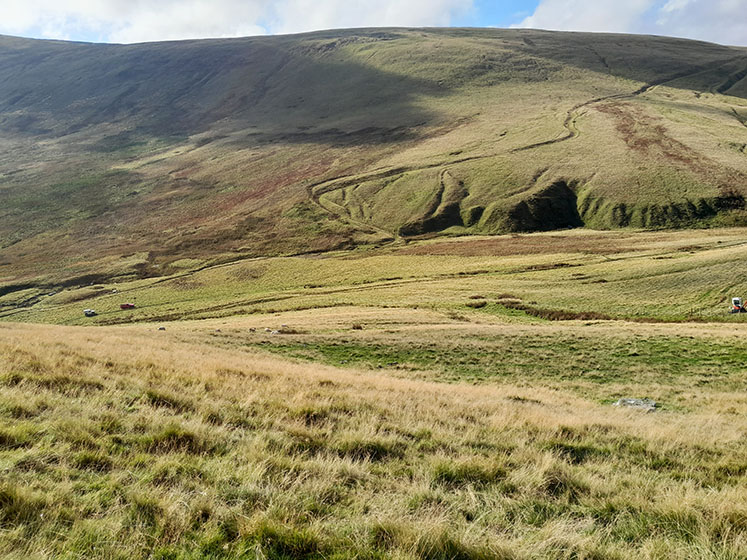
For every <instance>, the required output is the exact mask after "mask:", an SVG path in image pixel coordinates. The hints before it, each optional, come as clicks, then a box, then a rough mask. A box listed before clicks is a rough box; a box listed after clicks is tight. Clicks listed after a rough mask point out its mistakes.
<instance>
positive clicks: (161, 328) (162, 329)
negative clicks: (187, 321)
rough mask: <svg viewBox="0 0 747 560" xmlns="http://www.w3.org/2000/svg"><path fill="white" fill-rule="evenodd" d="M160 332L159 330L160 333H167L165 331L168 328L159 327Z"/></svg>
mask: <svg viewBox="0 0 747 560" xmlns="http://www.w3.org/2000/svg"><path fill="white" fill-rule="evenodd" d="M158 330H159V331H165V330H166V327H158Z"/></svg>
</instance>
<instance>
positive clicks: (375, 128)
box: [0, 29, 747, 284]
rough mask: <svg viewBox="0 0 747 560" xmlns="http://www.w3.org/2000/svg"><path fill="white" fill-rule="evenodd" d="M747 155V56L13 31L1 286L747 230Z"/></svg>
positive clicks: (638, 42)
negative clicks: (415, 251) (570, 236)
mask: <svg viewBox="0 0 747 560" xmlns="http://www.w3.org/2000/svg"><path fill="white" fill-rule="evenodd" d="M746 146H747V49H744V48H736V47H725V46H719V45H715V44H708V43H702V42H695V41H688V40H679V39H671V38H663V37H647V36H632V35H608V34H587V33H562V32H548V31H534V30H518V29H517V30H492V29H491V30H480V29H356V30H348V31H328V32H319V33H310V34H304V35H295V36H277V37H258V38H245V39H226V40H200V41H179V42H167V43H149V44H138V45H98V44H85V43H70V42H61V41H41V40H30V39H19V38H13V37H0V283H5V284H7V283H9V282H16V283H17V282H20V281H22V280H24V279H31V278H39V277H42V276H44V277H50V278H51V277H54V278H55V279H57V280H59V279H72V280H70V281H75V279H76V278H77V279H78V280H80V279H82V278H86V279H89V278H97V277H114V276H118V275H133V274H137V275H141V276H143V275H145V276H147V275H158V274H161V273H163V272H164V271H166V270H169V267H173V266H174V265H175V263H180V264H179V266H189V262H192V261H190V260H189V259H192V260H193V261H194V262H205V261H206V260H207V261H210V262H216V261H219V260H221V259H224V260H230V259H236V258H243V257H248V256H260V255H270V254H282V253H298V252H305V251H322V250H329V249H333V248H341V247H347V246H352V245H354V244H358V243H380V242H382V241H386V240H393V239H407V238H410V237H413V236H419V235H423V234H432V233H437V232H448V233H501V232H519V231H537V230H549V229H557V228H568V227H582V226H587V227H593V228H603V229H604V228H623V227H636V228H665V227H666V228H669V227H686V226H702V225H737V224H745V223H747V211H746V210H745V199H744V196H745V194H746V193H747V181H746V180H745V179H746V178H747V148H746ZM185 263H186V264H185ZM81 281H82V280H81Z"/></svg>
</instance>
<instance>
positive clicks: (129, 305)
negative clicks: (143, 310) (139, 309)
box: [119, 303, 135, 309]
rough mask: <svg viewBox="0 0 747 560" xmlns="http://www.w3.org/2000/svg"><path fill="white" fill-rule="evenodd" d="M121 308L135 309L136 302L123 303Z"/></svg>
mask: <svg viewBox="0 0 747 560" xmlns="http://www.w3.org/2000/svg"><path fill="white" fill-rule="evenodd" d="M119 308H120V309H135V304H134V303H123V304H122V305H120V306H119Z"/></svg>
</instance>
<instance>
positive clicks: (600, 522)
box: [0, 309, 747, 560]
mask: <svg viewBox="0 0 747 560" xmlns="http://www.w3.org/2000/svg"><path fill="white" fill-rule="evenodd" d="M419 313H420V312H401V313H400V312H395V313H393V314H392V315H391V316H390V317H389V318H388V319H387V317H385V316H384V315H383V314H382V313H381V311H380V310H379V311H377V312H370V311H365V310H363V311H361V310H355V309H349V310H341V313H340V315H339V316H337V317H335V316H333V315H332V314H326V315H322V316H318V317H313V318H312V316H311V314H307V315H306V316H305V317H301V316H299V315H298V314H296V315H295V316H267V317H264V318H262V319H264V322H265V323H268V324H269V323H271V322H274V321H277V322H281V321H291V320H292V324H290V325H289V327H288V328H297V329H299V330H300V329H302V328H303V329H317V330H318V333H321V331H323V330H326V331H328V332H330V333H332V332H335V331H337V332H338V333H341V332H342V327H343V325H342V323H343V322H347V321H348V320H351V321H360V322H362V323H363V324H364V329H363V330H362V331H361V334H362V335H365V336H373V335H372V334H371V333H370V332H368V331H369V330H371V329H372V327H371V325H372V324H373V323H374V321H379V322H380V323H379V326H378V327H377V328H380V329H381V330H382V332H383V331H385V330H387V329H388V330H391V329H395V330H399V329H401V330H402V331H406V330H408V329H410V330H416V331H417V329H418V327H417V326H416V325H417V323H419V322H422V321H423V319H426V321H424V322H426V323H428V322H429V321H428V320H427V319H428V317H427V316H426V314H420V315H416V314H419ZM258 319H259V318H257V317H255V318H252V319H242V320H236V321H235V322H232V323H230V322H224V323H223V324H221V323H218V322H217V321H216V322H212V323H199V322H195V323H186V324H173V325H169V326H168V327H167V329H168V330H167V331H165V332H164V331H158V330H156V327H155V326H154V325H139V326H132V327H117V328H113V327H107V328H97V329H90V328H73V327H50V326H36V325H20V324H4V325H1V326H0V355H1V356H2V357H3V360H2V361H1V362H0V386H1V387H2V392H1V393H0V417H1V418H2V420H3V421H2V425H1V427H0V469H2V473H3V477H2V483H0V555H3V556H5V557H8V558H148V557H153V558H184V559H186V558H239V557H241V558H403V559H404V558H442V559H446V558H449V559H456V558H463V559H468V558H548V559H549V558H552V559H555V558H633V557H635V558H662V559H663V558H692V559H696V558H697V559H700V558H714V559H734V560H736V559H738V558H743V557H744V556H745V554H747V507H745V504H747V485H745V476H746V473H747V448H746V447H745V445H744V443H745V434H746V433H747V422H746V421H745V410H747V405H746V403H745V402H744V398H743V396H742V395H739V394H734V393H730V392H725V391H719V390H717V389H715V388H712V387H710V386H708V385H704V386H703V387H702V388H701V389H700V394H701V397H702V399H701V400H699V401H696V402H694V403H692V405H691V406H690V408H689V409H687V410H665V411H659V412H656V413H652V414H642V413H638V412H635V411H630V410H623V409H618V408H615V407H612V406H609V405H603V404H599V403H597V402H594V401H591V400H589V399H587V398H583V397H580V396H578V394H573V393H570V392H568V391H563V390H557V389H551V388H549V387H548V386H547V384H544V383H543V382H542V381H541V380H534V379H532V378H531V377H527V378H526V379H525V380H524V381H523V382H522V383H520V384H513V383H505V384H495V383H487V384H482V385H480V386H469V385H464V384H457V385H446V384H439V383H433V382H430V381H423V380H416V379H406V378H401V376H402V375H404V374H403V373H402V372H399V373H398V375H400V377H399V378H395V377H392V376H391V375H389V374H388V372H387V371H372V370H369V369H349V368H337V367H330V366H325V365H319V364H308V363H299V362H292V361H288V360H285V359H279V358H276V357H272V356H269V355H267V354H266V353H258V352H257V351H255V350H251V349H247V348H246V347H240V346H235V345H234V346H231V345H230V344H228V343H227V342H226V341H227V340H229V341H230V340H231V338H230V337H228V338H227V337H226V336H225V335H230V334H231V332H232V331H233V330H235V331H237V332H238V331H241V332H244V333H247V332H248V328H249V327H253V328H256V327H259V326H260V324H259V321H258ZM437 319H438V317H437V316H435V314H433V315H430V322H431V325H430V327H427V326H426V327H424V328H423V330H422V331H419V336H421V337H423V338H427V337H428V336H432V335H429V334H428V331H429V328H430V329H438V328H439V321H438V320H437ZM255 320H257V322H256V323H254V322H251V321H255ZM387 320H388V321H389V324H388V325H384V324H383V323H384V322H385V321H387ZM313 321H316V323H314V322H313ZM347 328H348V329H349V327H347ZM469 328H470V329H471V331H464V332H463V333H461V334H460V336H466V333H467V332H470V334H471V335H475V336H479V335H481V334H485V333H484V331H483V330H481V329H485V328H491V326H490V325H488V326H485V325H470V326H469ZM504 328H507V329H508V328H515V329H517V330H516V331H515V334H517V335H519V334H520V331H521V329H525V328H528V327H526V326H516V327H504ZM543 328H545V327H543ZM546 328H547V329H552V330H553V331H554V332H558V331H557V330H558V327H557V326H556V325H550V326H547V327H546ZM570 328H571V329H574V328H576V329H581V328H582V326H581V325H578V326H571V327H570ZM588 328H591V329H595V330H596V331H598V334H599V335H600V336H624V332H623V331H624V330H625V329H626V328H627V327H626V326H625V325H622V326H619V330H614V329H613V327H612V326H610V325H606V324H605V325H595V326H591V327H588ZM645 328H646V329H649V330H647V331H646V332H645V333H644V334H645V335H646V336H649V335H651V336H655V333H656V332H658V331H660V330H661V329H667V328H676V329H684V330H683V331H682V332H683V333H690V334H694V332H693V331H690V330H689V328H690V327H688V326H684V327H683V326H670V325H651V326H646V327H645ZM216 329H220V331H221V332H216ZM724 329H725V327H723V326H713V327H710V326H709V327H708V330H709V331H710V334H708V336H710V337H714V338H713V339H714V340H716V339H719V340H720V339H722V337H727V339H728V340H732V341H733V340H734V338H733V337H729V336H728V333H727V332H726V331H725V330H724ZM610 330H614V332H608V331H610ZM442 333H443V331H441V332H437V333H436V335H435V336H442ZM347 335H348V331H347V330H346V332H345V333H344V334H343V335H340V334H338V336H347ZM252 336H255V337H259V336H265V335H260V334H258V333H256V332H255V333H253V334H252ZM268 336H269V335H268ZM275 336H291V337H294V336H295V337H300V336H303V335H300V334H296V335H275ZM639 389H640V390H642V391H643V390H646V387H645V386H644V385H640V386H639ZM687 390H689V389H685V391H687Z"/></svg>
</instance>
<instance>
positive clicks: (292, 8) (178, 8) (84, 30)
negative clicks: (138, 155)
mask: <svg viewBox="0 0 747 560" xmlns="http://www.w3.org/2000/svg"><path fill="white" fill-rule="evenodd" d="M382 26H403V27H411V26H412V27H415V26H417V27H420V26H460V27H461V26H466V27H532V28H536V29H558V30H567V31H600V32H622V33H646V34H654V35H668V36H674V37H686V38H690V39H700V40H705V41H712V42H717V43H721V44H729V45H743V46H747V0H0V34H6V35H18V36H22V37H35V38H44V39H65V40H73V41H92V42H107V43H137V42H143V41H161V40H174V39H199V38H207V37H241V36H247V35H267V34H278V33H298V32H303V31H314V30H319V29H334V28H348V27H382Z"/></svg>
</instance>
